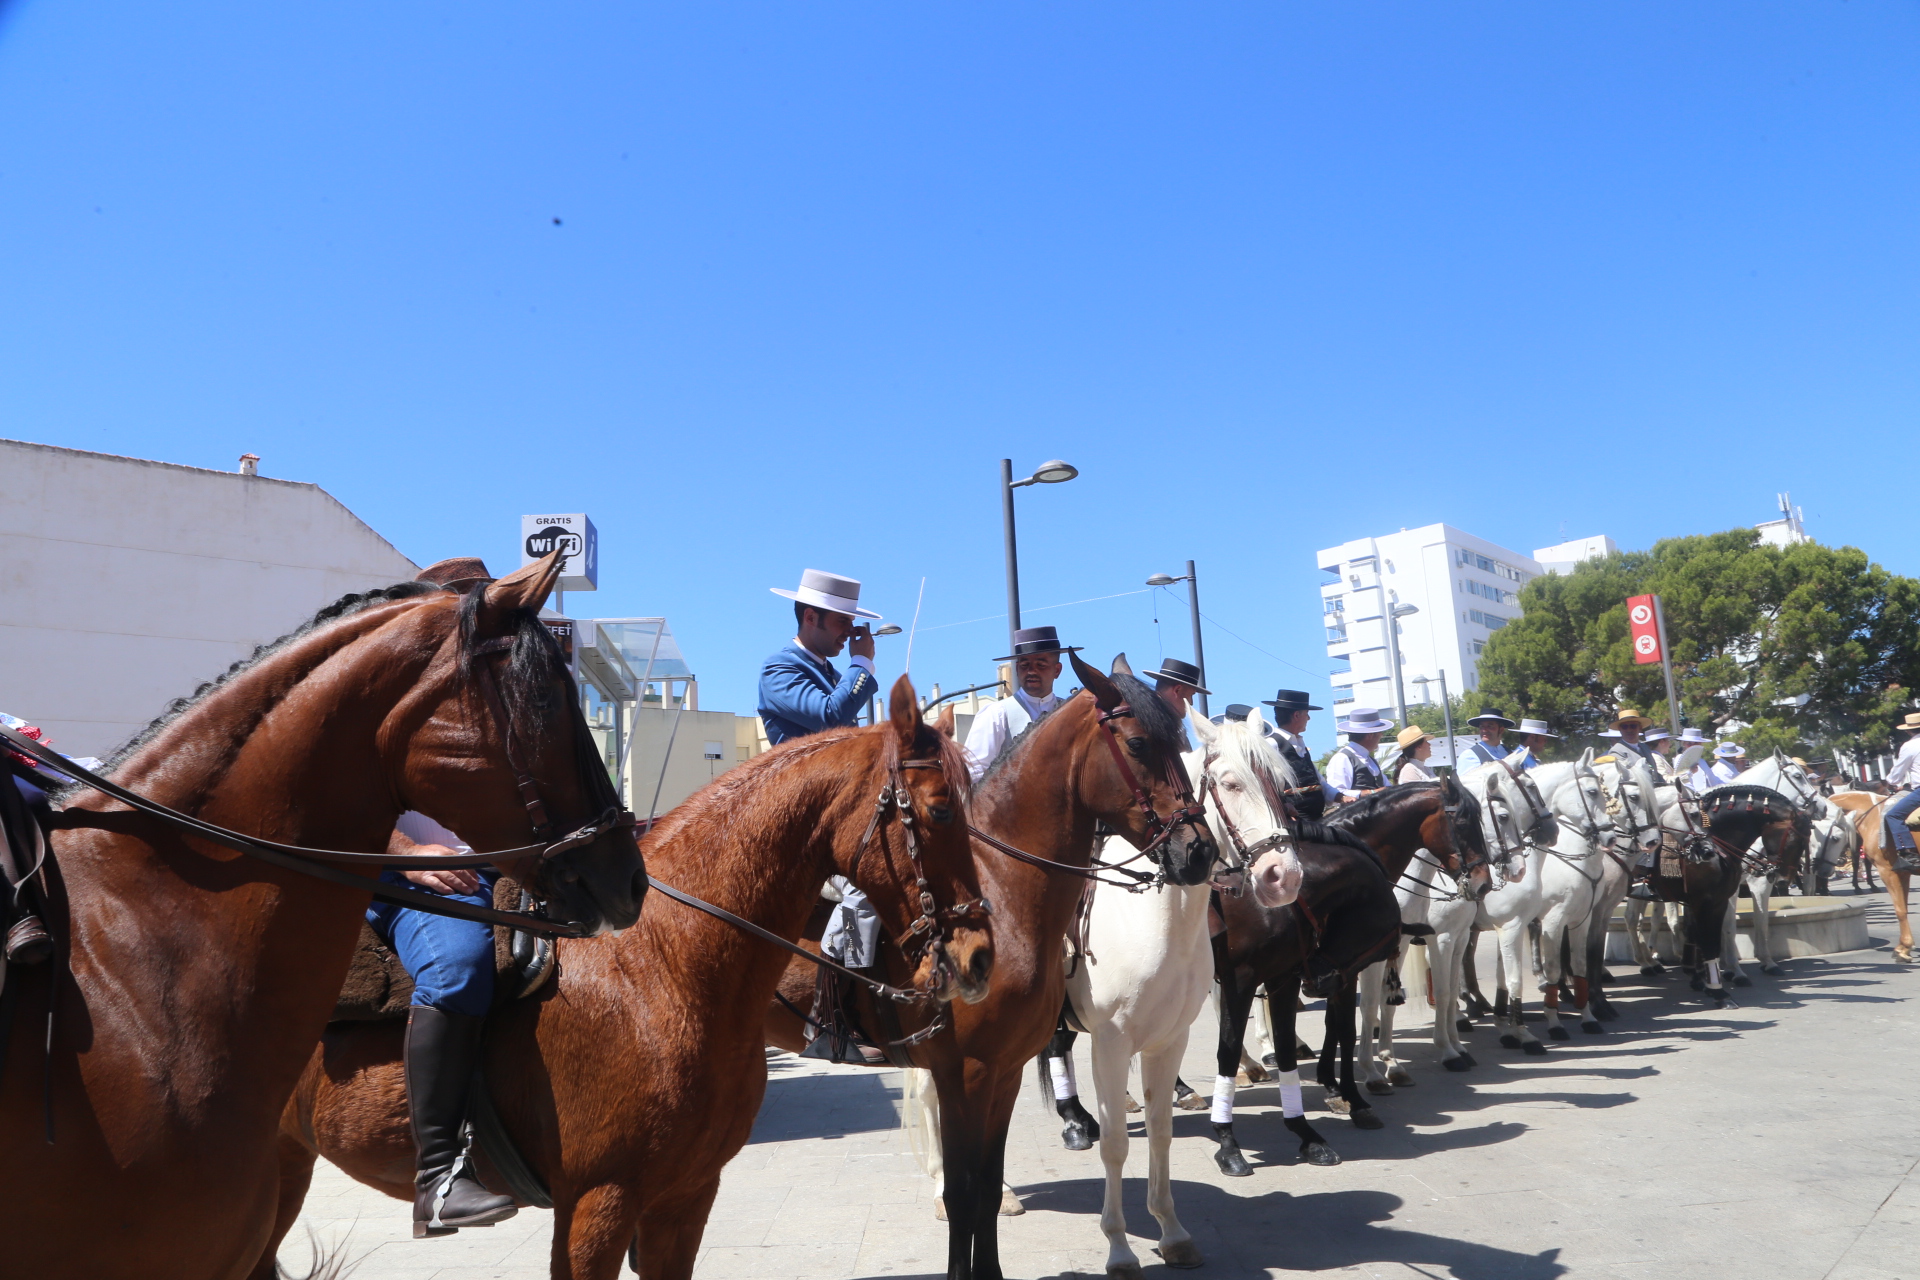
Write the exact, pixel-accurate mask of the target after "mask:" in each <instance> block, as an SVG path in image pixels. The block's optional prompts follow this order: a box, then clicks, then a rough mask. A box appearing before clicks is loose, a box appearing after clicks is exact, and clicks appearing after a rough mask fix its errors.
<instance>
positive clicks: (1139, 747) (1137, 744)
mask: <svg viewBox="0 0 1920 1280" xmlns="http://www.w3.org/2000/svg"><path fill="white" fill-rule="evenodd" d="M1127 750H1129V751H1131V752H1133V754H1135V755H1136V756H1145V755H1146V754H1147V740H1146V739H1145V738H1128V739H1127Z"/></svg>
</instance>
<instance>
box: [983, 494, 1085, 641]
mask: <svg viewBox="0 0 1920 1280" xmlns="http://www.w3.org/2000/svg"><path fill="white" fill-rule="evenodd" d="M1079 474H1080V469H1079V468H1078V467H1076V466H1074V465H1073V464H1072V463H1070V462H1062V461H1060V459H1058V458H1055V459H1054V460H1053V461H1051V462H1043V463H1041V464H1040V469H1039V470H1037V471H1035V472H1034V473H1033V474H1032V475H1030V476H1028V477H1027V478H1026V479H1025V480H1015V479H1014V478H1013V459H1011V458H1002V459H1000V512H1001V517H1002V520H1003V522H1004V524H1005V527H1006V535H1007V648H1008V650H1012V648H1013V633H1014V632H1016V631H1018V630H1019V629H1020V557H1019V555H1018V554H1017V553H1016V552H1015V550H1014V540H1013V491H1014V490H1015V489H1019V488H1023V487H1025V486H1027V485H1030V484H1065V483H1066V482H1067V481H1069V480H1071V479H1073V478H1074V477H1075V476H1077V475H1079Z"/></svg>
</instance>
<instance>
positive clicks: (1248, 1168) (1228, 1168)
mask: <svg viewBox="0 0 1920 1280" xmlns="http://www.w3.org/2000/svg"><path fill="white" fill-rule="evenodd" d="M1213 1162H1214V1163H1215V1164H1217V1165H1219V1166H1220V1172H1222V1173H1224V1174H1226V1175H1227V1176H1228V1177H1229V1178H1251V1177H1252V1176H1253V1166H1252V1165H1250V1164H1248V1163H1247V1158H1246V1157H1245V1156H1243V1155H1241V1154H1240V1153H1239V1152H1238V1151H1228V1150H1225V1149H1224V1148H1223V1149H1221V1150H1218V1151H1215V1152H1214V1153H1213Z"/></svg>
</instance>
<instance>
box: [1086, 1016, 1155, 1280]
mask: <svg viewBox="0 0 1920 1280" xmlns="http://www.w3.org/2000/svg"><path fill="white" fill-rule="evenodd" d="M1131 1049H1132V1046H1131V1045H1129V1044H1128V1043H1127V1041H1126V1039H1125V1038H1124V1037H1123V1036H1121V1035H1120V1034H1119V1033H1118V1032H1116V1031H1114V1030H1112V1029H1111V1028H1110V1027H1104V1026H1103V1027H1096V1028H1095V1030H1094V1033H1093V1044H1092V1050H1093V1091H1094V1103H1095V1105H1096V1106H1098V1107H1099V1109H1100V1163H1101V1164H1103V1165H1105V1166H1106V1172H1107V1193H1106V1198H1105V1200H1104V1201H1103V1202H1102V1203H1101V1206H1100V1230H1102V1231H1104V1232H1106V1235H1107V1274H1108V1275H1109V1276H1116V1277H1123V1278H1124V1280H1141V1273H1140V1259H1139V1258H1137V1257H1135V1256H1134V1252H1133V1250H1132V1248H1130V1247H1129V1246H1128V1244H1127V1214H1126V1209H1125V1207H1124V1206H1123V1205H1122V1203H1121V1198H1120V1190H1121V1179H1122V1177H1123V1175H1124V1174H1125V1172H1126V1167H1127V1103H1126V1097H1127V1065H1128V1064H1129V1063H1130V1062H1131V1061H1132V1060H1133V1054H1132V1052H1131ZM1172 1104H1173V1081H1172V1080H1168V1081H1167V1085H1166V1088H1165V1089H1164V1090H1163V1091H1162V1092H1161V1093H1159V1094H1158V1095H1157V1096H1156V1095H1155V1093H1154V1092H1153V1091H1152V1090H1151V1089H1149V1090H1148V1091H1147V1106H1148V1108H1149V1110H1150V1111H1151V1109H1153V1108H1162V1109H1165V1108H1170V1107H1171V1106H1172ZM1168 1114H1169V1116H1171V1112H1170V1111H1169V1113H1168ZM1171 1123H1172V1120H1171V1119H1169V1120H1168V1124H1171Z"/></svg>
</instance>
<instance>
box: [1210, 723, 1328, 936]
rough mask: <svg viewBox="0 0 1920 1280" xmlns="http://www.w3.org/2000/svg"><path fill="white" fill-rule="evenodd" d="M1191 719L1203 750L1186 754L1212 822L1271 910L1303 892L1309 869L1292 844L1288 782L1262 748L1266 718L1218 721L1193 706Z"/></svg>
mask: <svg viewBox="0 0 1920 1280" xmlns="http://www.w3.org/2000/svg"><path fill="white" fill-rule="evenodd" d="M1187 720H1188V723H1189V724H1191V725H1192V726H1193V732H1194V736H1195V737H1196V738H1197V739H1198V740H1199V742H1200V750H1199V751H1196V752H1194V753H1193V754H1192V755H1191V756H1190V757H1189V758H1188V760H1187V763H1188V766H1189V768H1188V772H1189V773H1192V772H1195V771H1197V772H1198V773H1199V776H1200V789H1201V799H1202V800H1203V801H1204V802H1205V803H1206V804H1207V819H1208V825H1209V826H1212V825H1215V824H1216V822H1217V825H1219V826H1220V827H1221V828H1222V829H1223V830H1224V832H1225V833H1226V838H1227V842H1228V844H1229V845H1230V846H1232V849H1233V852H1234V854H1235V856H1236V857H1238V859H1239V860H1240V866H1241V869H1242V870H1243V871H1244V872H1245V874H1246V876H1247V878H1248V880H1249V882H1250V883H1251V884H1252V886H1253V896H1254V900H1255V901H1257V902H1258V903H1259V904H1260V905H1261V906H1263V907H1266V908H1268V909H1269V910H1272V909H1274V908H1278V907H1284V906H1286V905H1287V904H1288V903H1290V902H1292V901H1293V900H1294V899H1295V898H1297V897H1299V896H1300V881H1301V878H1302V876H1303V875H1304V874H1305V873H1304V872H1303V870H1302V869H1301V866H1300V859H1299V857H1298V856H1296V854H1295V853H1294V850H1293V841H1292V838H1291V836H1290V834H1289V832H1288V830H1287V827H1286V824H1285V822H1284V821H1283V818H1282V813H1283V811H1282V809H1281V807H1280V792H1281V791H1282V790H1283V789H1284V788H1285V787H1286V786H1288V785H1289V782H1288V780H1287V779H1286V777H1285V775H1284V774H1277V773H1276V772H1275V770H1274V769H1273V767H1272V763H1270V762H1269V761H1268V760H1267V759H1266V754H1272V755H1273V756H1274V757H1275V760H1276V761H1277V759H1278V755H1279V753H1278V752H1274V751H1271V749H1270V748H1269V751H1268V752H1267V753H1263V752H1262V751H1261V749H1260V748H1261V747H1262V746H1263V745H1265V742H1266V734H1265V727H1266V726H1265V722H1264V721H1262V720H1261V718H1260V713H1259V712H1258V711H1253V712H1250V713H1249V714H1248V716H1247V718H1246V720H1245V721H1240V722H1236V721H1232V720H1229V721H1227V722H1226V723H1224V724H1219V725H1216V724H1214V723H1213V722H1212V721H1210V720H1208V719H1207V718H1206V717H1204V716H1202V715H1201V714H1200V713H1199V712H1197V711H1195V710H1193V708H1191V707H1189V708H1187Z"/></svg>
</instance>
